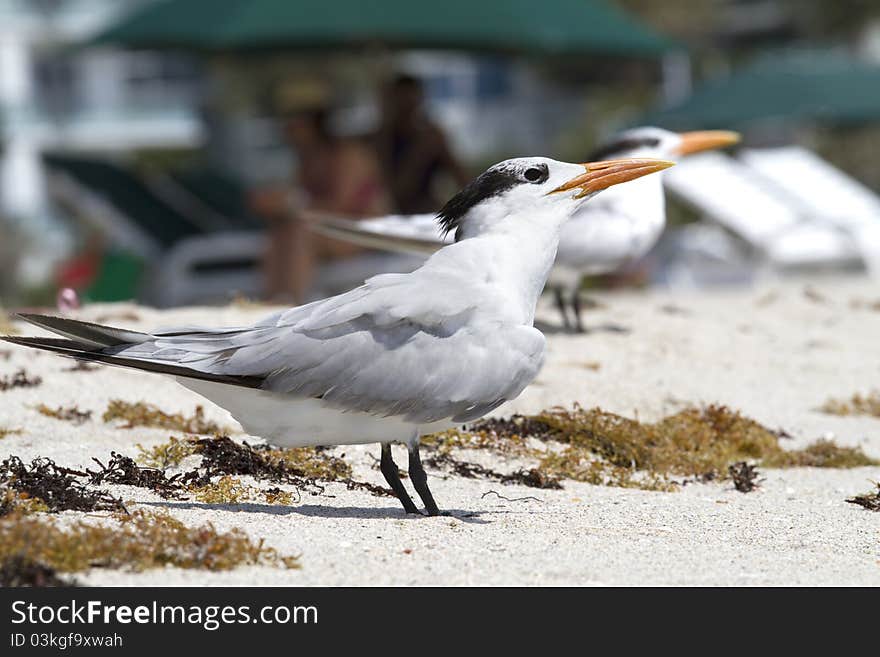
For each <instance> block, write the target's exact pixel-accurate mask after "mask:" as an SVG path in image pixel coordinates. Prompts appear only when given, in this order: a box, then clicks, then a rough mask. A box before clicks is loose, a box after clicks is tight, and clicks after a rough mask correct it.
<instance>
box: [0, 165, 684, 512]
mask: <svg viewBox="0 0 880 657" xmlns="http://www.w3.org/2000/svg"><path fill="white" fill-rule="evenodd" d="M671 165H672V163H670V162H663V161H658V160H649V159H637V160H619V161H612V162H595V163H589V164H569V163H566V162H557V161H556V160H550V159H547V158H541V157H530V158H521V159H515V160H507V161H505V162H501V163H500V164H496V165H495V166H493V167H491V168H490V169H488V170H487V171H486V172H485V173H483V174H482V175H481V176H479V177H478V178H477V179H476V180H474V181H473V182H472V183H471V184H469V185H468V186H467V187H465V188H464V189H463V190H462V191H461V192H459V193H458V194H457V195H456V196H454V197H453V198H452V199H451V200H450V201H449V202H448V203H447V204H446V205H445V206H444V207H443V209H442V210H441V211H440V213H439V215H438V221H439V222H440V224H441V226H442V228H443V229H444V230H446V231H451V232H454V233H455V235H456V242H455V243H454V244H450V245H448V246H446V247H445V248H442V249H440V250H439V251H437V252H436V253H434V254H433V255H432V256H431V257H430V258H428V260H427V261H426V262H425V263H424V265H422V266H421V267H420V268H419V269H417V270H415V271H414V272H412V273H409V274H383V275H381V276H375V277H373V278H371V279H369V280H367V281H366V283H364V285H362V286H361V287H358V288H356V289H354V290H351V291H350V292H346V293H345V294H340V295H338V296H335V297H330V298H328V299H323V300H321V301H316V302H314V303H310V304H307V305H304V306H299V307H296V308H290V309H288V310H285V311H282V312H279V313H276V314H274V315H271V316H270V317H267V318H266V319H264V320H263V321H261V322H258V323H257V324H254V325H252V326H244V327H237V328H217V327H205V328H191V327H189V328H181V329H178V330H163V331H153V332H151V333H140V332H136V331H130V330H122V329H116V328H112V327H108V326H101V325H98V324H89V323H85V322H79V321H75V320H71V319H66V318H60V317H47V316H41V315H22V318H23V319H25V320H27V321H29V322H31V323H33V324H36V325H37V326H40V327H42V328H45V329H47V330H49V331H52V332H54V333H56V334H58V335H60V336H62V338H61V339H59V338H22V337H6V338H5V339H6V340H8V341H9V342H12V343H14V344H19V345H26V346H30V347H36V348H38V349H45V350H48V351H54V352H57V353H61V354H65V355H68V356H73V357H74V358H78V359H81V360H86V361H96V362H100V363H109V364H112V365H120V366H123V367H131V368H136V369H141V370H146V371H148V372H157V373H161V374H166V375H169V376H172V377H174V378H175V379H176V380H177V381H178V382H179V383H181V384H182V385H183V386H185V387H187V388H189V389H190V390H193V391H195V392H197V393H198V394H200V395H202V396H203V397H206V398H207V399H209V400H211V401H212V402H214V403H215V404H217V405H218V406H220V407H222V408H225V409H226V410H228V411H229V412H230V413H231V414H232V416H233V417H235V419H236V420H238V421H239V422H240V423H241V425H242V427H243V428H244V429H245V431H247V432H248V433H250V434H252V435H255V436H260V437H262V438H264V439H265V440H266V441H267V442H269V443H271V444H274V445H279V446H283V447H302V446H314V445H340V444H342V445H346V444H357V443H374V442H378V443H382V459H381V470H382V474H383V475H384V476H385V479H386V480H387V481H388V484H389V485H390V486H391V487H392V488H393V489H394V492H395V493H396V494H397V496H398V498H399V499H400V502H401V504H403V507H404V509H405V510H406V511H407V512H408V513H418V509H417V508H416V506H415V504H414V503H413V501H412V499H411V498H410V496H409V494H408V493H407V492H406V489H405V488H404V486H403V483H402V482H401V480H400V475H399V472H398V469H397V465H395V463H394V461H393V460H392V458H391V443H394V442H398V443H404V444H406V445H407V447H408V449H409V468H408V470H409V476H410V481H412V483H413V486H414V487H415V490H416V492H417V493H418V494H419V497H421V499H422V502H423V503H424V505H425V510H426V511H427V513H428V514H430V515H436V514H437V513H439V509H438V508H437V504H436V503H435V502H434V498H433V496H432V495H431V491H430V490H429V489H428V481H427V476H426V474H425V471H424V468H423V467H422V463H421V459H420V457H419V436H420V435H422V434H424V433H431V432H434V431H439V430H442V429H446V428H449V427H452V426H455V425H456V424H461V423H464V422H470V421H472V420H475V419H477V418H479V417H482V416H483V415H485V414H486V413H489V412H490V411H492V410H493V409H495V408H497V407H498V406H499V405H501V404H503V403H504V402H505V401H507V400H508V399H513V398H514V397H516V396H518V395H519V394H520V393H521V392H522V390H523V389H524V388H525V387H526V386H527V385H528V384H529V383H530V382H531V381H532V379H534V378H535V376H536V375H537V373H538V371H539V370H540V368H541V365H542V363H543V361H544V346H545V340H544V336H543V334H542V333H541V332H540V331H538V330H537V329H536V328H534V326H533V321H534V316H535V305H536V303H537V300H538V295H540V294H541V290H542V289H543V288H544V283H545V282H546V280H547V275H548V274H549V272H550V268H551V267H552V266H553V260H554V258H555V257H556V247H557V244H558V242H559V231H560V228H561V227H562V225H563V224H564V223H565V222H566V221H567V220H568V219H569V218H570V217H571V215H572V214H573V213H574V212H575V211H576V210H577V209H578V208H579V207H580V206H581V204H582V203H583V202H584V201H585V200H587V199H589V198H590V197H592V196H593V195H595V194H597V193H598V192H600V191H602V190H603V189H606V188H608V187H611V186H612V185H616V184H618V183H622V182H626V181H628V180H633V179H635V178H639V177H641V176H644V175H647V174H650V173H654V172H656V171H661V170H663V169H665V168H667V167H669V166H671Z"/></svg>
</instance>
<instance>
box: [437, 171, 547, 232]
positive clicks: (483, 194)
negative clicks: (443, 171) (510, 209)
mask: <svg viewBox="0 0 880 657" xmlns="http://www.w3.org/2000/svg"><path fill="white" fill-rule="evenodd" d="M535 171H537V172H538V174H535ZM549 176H550V171H549V169H548V168H547V165H546V164H543V163H541V164H535V165H533V166H528V167H525V169H520V168H519V167H517V166H516V165H513V164H511V165H508V166H494V167H492V168H491V169H488V170H487V171H485V172H483V173H482V174H480V175H479V176H478V177H477V178H475V179H474V180H473V181H472V182H471V183H470V184H469V185H467V186H466V187H465V188H464V189H462V190H461V191H460V192H459V193H458V194H456V195H455V196H453V197H452V198H451V199H449V201H447V202H446V205H444V206H443V207H442V208H441V209H440V211H439V212H438V213H437V221H438V223H439V224H440V228H441V230H442V231H443V234H444V235H445V234H447V233H449V232H451V231H453V230H454V231H455V241H456V242H457V241H458V240H459V239H460V231H461V221H462V219H464V217H465V215H467V213H468V212H470V211H471V209H472V208H473V207H474V206H476V205H478V204H480V203H482V202H483V201H485V200H486V199H490V198H492V197H494V196H498V195H499V194H503V193H504V192H506V191H508V190H509V189H513V188H514V187H516V186H517V185H523V184H528V183H542V182H546V180H547V178H548V177H549Z"/></svg>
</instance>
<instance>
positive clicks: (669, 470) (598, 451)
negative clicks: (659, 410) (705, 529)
mask: <svg viewBox="0 0 880 657" xmlns="http://www.w3.org/2000/svg"><path fill="white" fill-rule="evenodd" d="M478 426H479V425H478ZM483 426H485V425H483ZM488 426H491V431H492V433H493V438H492V441H493V442H501V443H503V442H504V440H506V439H508V438H509V439H510V440H511V441H512V443H513V445H514V446H515V447H514V449H515V450H517V453H519V454H522V455H525V456H529V457H531V458H535V459H537V460H538V461H539V464H538V467H537V470H538V471H539V472H541V473H542V474H543V475H544V476H546V477H550V478H560V479H573V480H576V481H583V482H587V483H591V484H596V485H608V486H620V487H626V488H642V489H647V490H673V489H675V488H676V486H677V485H679V484H680V483H684V482H685V481H707V480H714V479H718V480H723V479H728V478H731V477H732V476H733V473H732V472H731V471H730V469H729V468H730V466H731V465H733V464H736V463H739V462H743V461H745V462H755V463H757V464H758V465H764V466H767V467H798V466H812V467H858V466H862V465H872V464H876V463H877V462H876V461H875V460H873V459H871V458H869V457H868V456H867V455H866V454H864V452H862V450H861V449H859V448H851V447H840V446H838V445H836V444H835V443H833V442H831V441H825V440H820V441H817V442H815V443H813V444H811V445H809V446H808V447H806V448H804V449H801V450H785V449H783V448H782V447H781V446H780V444H779V441H780V437H781V436H783V435H784V433H780V432H779V431H773V430H770V429H768V428H767V427H764V426H763V425H761V424H759V423H758V422H756V421H754V420H751V419H749V418H747V417H744V416H743V415H741V414H740V413H738V412H736V411H733V410H731V409H729V408H727V407H725V406H716V405H712V406H707V407H704V408H687V409H684V410H682V411H680V412H678V413H675V414H674V415H670V416H668V417H665V418H663V419H661V420H660V421H658V422H654V423H647V422H639V421H638V420H634V419H630V418H626V417H623V416H621V415H616V414H614V413H608V412H605V411H603V410H601V409H598V408H595V409H590V410H587V409H584V408H581V407H580V406H577V405H576V406H575V407H574V408H573V409H571V410H567V409H562V408H554V409H551V410H549V411H545V412H543V413H540V414H538V415H535V416H531V417H526V418H522V417H520V418H516V417H515V418H512V419H511V420H510V421H494V422H493V424H491V425H488ZM446 435H447V434H438V437H439V438H438V439H439V441H440V445H441V446H440V449H441V452H442V451H443V447H442V445H443V441H444V440H446V438H445V436H446ZM523 437H529V438H532V439H537V440H539V441H541V442H543V443H544V444H545V446H544V447H543V448H529V447H526V446H525V445H526V443H524V442H523ZM477 444H478V443H475V442H472V441H468V440H466V439H461V438H458V437H455V438H454V441H453V442H452V443H451V447H460V446H466V447H472V448H473V447H476V446H477ZM490 444H491V443H490ZM446 451H447V452H448V449H447V450H446ZM499 451H501V452H508V451H509V450H508V449H506V448H505V447H503V446H502V447H501V448H500V449H499ZM676 478H683V479H679V480H676Z"/></svg>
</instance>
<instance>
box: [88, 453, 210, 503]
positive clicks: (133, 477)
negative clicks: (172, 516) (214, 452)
mask: <svg viewBox="0 0 880 657" xmlns="http://www.w3.org/2000/svg"><path fill="white" fill-rule="evenodd" d="M92 460H93V461H94V462H95V463H97V464H98V467H99V468H100V470H96V471H93V470H88V469H87V470H86V473H87V474H88V475H89V479H90V483H91V484H92V485H93V486H100V485H101V484H103V483H104V482H107V483H109V484H124V485H127V486H137V487H139V488H148V489H150V490H152V491H153V492H155V493H158V494H159V495H161V496H162V497H164V498H166V499H180V498H181V497H183V494H184V493H185V492H187V491H188V490H189V487H190V486H192V485H200V484H205V483H207V482H209V481H210V478H209V477H207V476H205V475H201V474H199V473H198V471H195V470H192V471H190V472H186V473H178V474H175V475H172V476H171V477H169V476H168V475H166V474H165V471H164V470H160V469H158V468H143V467H141V466H139V465H138V464H137V463H135V461H134V459H132V458H130V457H128V456H123V455H122V454H117V453H116V452H110V460H109V461H108V462H107V465H104V464H103V463H101V461H99V460H98V459H96V458H92Z"/></svg>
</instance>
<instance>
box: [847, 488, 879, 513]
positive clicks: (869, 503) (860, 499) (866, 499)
mask: <svg viewBox="0 0 880 657" xmlns="http://www.w3.org/2000/svg"><path fill="white" fill-rule="evenodd" d="M876 486H877V490H875V491H873V492H870V493H863V494H862V495H855V496H854V497H850V498H847V500H846V501H847V502H849V503H850V504H858V505H859V506H861V507H863V508H865V509H868V510H869V511H880V484H876Z"/></svg>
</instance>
